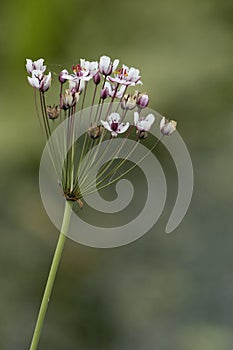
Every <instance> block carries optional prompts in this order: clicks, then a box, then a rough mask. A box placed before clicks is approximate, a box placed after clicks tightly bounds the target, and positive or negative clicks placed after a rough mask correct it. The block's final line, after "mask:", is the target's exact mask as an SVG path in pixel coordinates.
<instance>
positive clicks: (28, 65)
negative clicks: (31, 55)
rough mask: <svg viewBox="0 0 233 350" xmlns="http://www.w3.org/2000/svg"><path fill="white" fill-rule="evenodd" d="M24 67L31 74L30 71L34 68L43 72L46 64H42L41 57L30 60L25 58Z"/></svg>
mask: <svg viewBox="0 0 233 350" xmlns="http://www.w3.org/2000/svg"><path fill="white" fill-rule="evenodd" d="M26 62H27V63H26V69H27V72H28V74H32V72H33V71H34V70H38V71H40V72H42V73H44V71H45V70H46V66H44V59H43V58H40V59H39V60H37V61H34V62H33V61H32V60H31V59H28V58H27V59H26Z"/></svg>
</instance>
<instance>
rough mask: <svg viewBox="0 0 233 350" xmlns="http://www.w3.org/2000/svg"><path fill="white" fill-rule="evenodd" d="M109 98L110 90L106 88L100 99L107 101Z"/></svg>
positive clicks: (102, 91)
mask: <svg viewBox="0 0 233 350" xmlns="http://www.w3.org/2000/svg"><path fill="white" fill-rule="evenodd" d="M108 96H109V89H108V88H107V87H105V88H104V89H102V90H101V93H100V97H101V98H102V100H105V99H106V98H107V97H108Z"/></svg>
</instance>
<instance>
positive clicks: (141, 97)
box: [137, 93, 149, 108]
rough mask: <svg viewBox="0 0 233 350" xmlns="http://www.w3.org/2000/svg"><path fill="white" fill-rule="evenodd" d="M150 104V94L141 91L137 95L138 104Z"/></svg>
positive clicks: (143, 106)
mask: <svg viewBox="0 0 233 350" xmlns="http://www.w3.org/2000/svg"><path fill="white" fill-rule="evenodd" d="M148 104H149V96H148V95H147V94H145V93H139V94H138V96H137V105H138V107H140V108H146V107H147V106H148Z"/></svg>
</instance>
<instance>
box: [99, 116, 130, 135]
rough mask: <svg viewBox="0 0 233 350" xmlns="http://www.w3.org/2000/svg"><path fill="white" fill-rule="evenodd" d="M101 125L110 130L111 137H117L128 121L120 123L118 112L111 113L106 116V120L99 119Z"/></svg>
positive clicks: (127, 124)
mask: <svg viewBox="0 0 233 350" xmlns="http://www.w3.org/2000/svg"><path fill="white" fill-rule="evenodd" d="M101 123H102V125H103V126H104V127H105V129H107V130H108V131H110V132H111V135H112V137H117V135H118V134H122V133H123V132H125V131H126V130H127V129H128V127H129V123H128V122H127V123H121V118H120V115H119V114H118V113H111V114H110V115H109V116H108V121H103V120H101Z"/></svg>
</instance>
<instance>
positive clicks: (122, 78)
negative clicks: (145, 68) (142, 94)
mask: <svg viewBox="0 0 233 350" xmlns="http://www.w3.org/2000/svg"><path fill="white" fill-rule="evenodd" d="M139 74H140V71H139V70H138V69H136V68H133V67H131V68H129V67H127V66H125V65H123V66H122V68H121V69H119V70H117V71H115V72H114V77H108V78H107V79H108V80H109V81H111V82H113V83H117V84H122V85H126V86H127V85H129V86H135V85H136V84H142V82H141V80H140V79H141V76H140V75H139Z"/></svg>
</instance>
